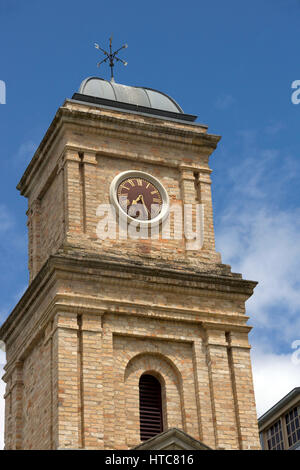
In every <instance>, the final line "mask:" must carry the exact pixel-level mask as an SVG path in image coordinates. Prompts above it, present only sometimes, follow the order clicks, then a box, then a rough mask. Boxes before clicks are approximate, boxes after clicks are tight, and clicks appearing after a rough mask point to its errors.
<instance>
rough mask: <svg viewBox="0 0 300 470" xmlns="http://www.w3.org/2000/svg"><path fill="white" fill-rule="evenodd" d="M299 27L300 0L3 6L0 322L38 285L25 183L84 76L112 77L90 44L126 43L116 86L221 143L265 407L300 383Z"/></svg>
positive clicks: (222, 189) (219, 212) (221, 179)
mask: <svg viewBox="0 0 300 470" xmlns="http://www.w3.org/2000/svg"><path fill="white" fill-rule="evenodd" d="M299 26H300V1H298V0H264V1H263V2H262V1H259V0H253V1H251V2H246V1H240V0H227V1H226V2H224V0H210V1H209V2H207V1H204V0H197V1H194V0H187V1H186V2H181V1H180V2H179V1H177V0H172V1H171V0H164V1H163V2H162V1H157V0H153V1H152V2H145V3H144V2H140V1H139V2H138V1H136V0H128V1H127V2H124V1H119V0H115V1H114V2H100V1H96V0H85V2H79V1H78V0H72V1H70V0H64V1H57V0H52V1H51V2H46V1H38V0H28V1H26V2H24V1H21V0H0V52H1V54H0V57H1V62H0V80H3V81H5V83H6V88H7V97H6V99H7V103H6V104H5V105H0V151H1V158H0V165H1V185H0V247H1V258H0V260H1V261H0V262H1V269H0V322H1V323H2V321H4V320H5V318H6V317H7V315H8V313H9V311H10V309H11V308H12V307H13V306H14V304H15V303H16V302H17V300H18V299H19V298H20V296H21V294H22V292H23V291H24V289H25V288H26V285H27V282H28V272H27V231H26V216H25V212H26V201H25V199H24V198H22V197H20V195H19V194H18V192H17V190H16V189H15V187H16V184H17V183H18V181H19V179H20V177H21V176H22V173H23V171H24V169H25V168H26V165H27V164H28V162H29V161H30V159H31V157H32V155H33V153H34V149H35V148H36V146H37V145H38V144H39V142H40V140H41V139H42V137H43V135H44V133H45V131H46V130H47V128H48V126H49V124H50V122H51V120H52V118H53V117H54V114H55V112H56V110H57V108H58V107H59V106H60V105H61V104H62V103H63V101H64V99H65V98H67V97H68V98H71V97H72V94H73V93H74V92H75V91H77V89H78V87H79V85H80V82H81V81H82V80H83V79H84V78H86V77H87V76H92V75H99V76H101V77H103V78H109V69H108V68H107V67H106V66H105V67H104V68H103V69H97V67H96V63H97V62H98V61H99V60H100V59H101V58H102V56H101V55H99V53H98V51H96V49H94V47H93V43H94V42H99V43H100V44H101V45H103V47H104V48H106V47H107V45H108V38H109V37H110V35H111V34H113V38H114V39H113V41H114V45H115V46H116V47H118V46H120V45H121V44H123V43H124V42H127V43H128V49H126V50H125V51H123V52H122V53H121V54H120V57H124V58H126V60H127V61H128V66H127V67H123V66H122V65H118V66H117V68H116V71H115V75H116V81H117V82H119V83H123V84H127V85H137V86H146V87H150V88H155V89H158V90H161V91H163V92H165V93H168V94H169V95H171V96H172V97H173V98H174V99H176V101H178V103H179V104H180V105H181V106H182V108H183V109H184V111H185V112H187V113H191V114H197V115H198V116H199V117H198V122H202V123H205V124H207V125H208V126H209V132H211V133H216V134H220V135H222V140H221V142H220V144H219V147H218V149H217V150H216V152H215V153H214V154H213V155H212V157H211V166H212V168H213V170H214V172H213V175H212V178H213V202H214V219H215V229H216V242H217V247H218V251H220V252H221V254H222V259H223V262H225V263H227V264H231V265H232V269H233V271H235V272H242V273H243V275H244V277H245V278H248V279H253V280H258V281H259V282H260V284H259V287H257V289H256V291H255V295H254V297H253V299H251V300H250V301H249V302H248V303H247V308H248V310H247V312H248V314H249V315H250V317H251V319H250V324H251V325H253V326H254V330H253V332H252V333H251V335H250V339H251V343H252V345H253V350H252V357H253V369H254V381H255V390H256V399H257V407H258V412H259V413H262V412H263V411H265V410H266V409H267V408H268V407H269V406H271V405H272V404H273V403H274V402H276V401H277V400H278V399H280V398H281V396H282V395H284V394H285V393H287V392H288V391H289V390H290V389H291V388H293V387H294V386H296V385H297V384H298V385H299V382H300V365H299V364H298V365H295V364H294V363H293V362H292V360H291V355H292V353H293V352H294V350H293V349H292V346H291V345H292V342H293V341H295V340H297V339H300V315H299V314H300V288H299V287H300V286H299V284H300V274H299V273H300V269H299V258H300V244H299V228H300V216H299V215H300V190H299V176H300V163H299V151H300V143H299V122H300V104H299V105H294V104H292V102H291V94H292V90H291V84H292V82H293V81H294V80H297V79H300V65H299V64H300V59H299V31H300V29H299ZM0 359H1V358H0ZM0 362H1V360H0ZM2 362H3V361H2ZM274 382H276V384H277V386H276V387H274ZM0 408H1V405H0ZM0 414H1V412H0ZM1 426H2V425H1V424H0V436H1ZM0 447H1V437H0Z"/></svg>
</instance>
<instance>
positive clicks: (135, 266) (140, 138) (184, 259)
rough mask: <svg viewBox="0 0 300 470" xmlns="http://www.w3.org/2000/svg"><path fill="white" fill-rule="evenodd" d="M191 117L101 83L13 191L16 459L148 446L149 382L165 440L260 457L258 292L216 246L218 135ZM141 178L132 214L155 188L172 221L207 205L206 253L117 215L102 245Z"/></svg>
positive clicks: (91, 87)
mask: <svg viewBox="0 0 300 470" xmlns="http://www.w3.org/2000/svg"><path fill="white" fill-rule="evenodd" d="M194 120H195V116H191V115H187V114H184V113H183V111H182V109H181V108H180V107H179V106H178V104H177V103H176V102H175V101H174V100H172V99H171V98H170V97H168V96H167V95H165V94H163V93H160V92H157V91H155V90H150V89H145V88H134V87H127V86H123V85H118V84H116V83H112V82H106V81H104V80H101V79H99V78H98V79H97V78H90V79H87V80H85V81H84V82H83V83H82V85H81V87H80V90H79V93H76V94H75V95H73V98H72V99H67V100H66V101H65V102H64V104H63V105H62V106H61V107H60V108H59V109H58V111H57V113H56V115H55V117H54V119H53V121H52V123H51V125H50V127H49V129H48V130H47V132H46V134H45V136H44V138H43V140H42V142H41V144H40V145H39V147H38V149H37V151H36V153H35V155H34V156H33V158H32V160H31V162H30V164H29V165H28V167H27V169H26V171H25V173H24V175H23V177H22V179H21V181H20V183H19V185H18V189H19V191H20V192H21V194H22V195H23V196H25V197H26V198H28V212H27V214H28V236H29V272H30V283H29V286H28V288H27V290H26V292H25V294H24V295H23V297H22V298H21V300H20V301H19V303H18V304H17V306H16V307H15V308H14V310H13V311H12V313H11V314H10V316H9V317H8V319H7V320H6V321H5V323H4V324H3V325H2V327H1V329H0V339H2V340H3V341H5V343H6V351H7V364H6V367H5V371H6V372H5V375H4V381H5V382H6V394H5V400H6V408H5V409H6V411H5V448H6V449H62V448H70V449H72V448H73V449H131V448H134V447H135V446H139V445H140V444H141V433H140V429H141V422H140V421H141V416H140V395H139V393H141V392H140V379H141V377H142V376H144V375H145V374H146V375H147V377H149V376H152V377H153V378H154V379H153V380H155V379H156V380H157V381H158V382H159V384H160V387H161V402H162V403H161V409H162V411H161V413H162V421H161V431H162V432H163V433H164V432H166V431H167V430H170V429H173V428H177V430H178V433H179V434H180V433H181V432H182V433H185V435H186V434H187V435H188V436H189V437H190V438H193V439H194V440H197V441H201V443H203V444H205V445H206V446H208V447H210V448H212V449H220V448H223V449H257V448H259V441H258V429H257V419H256V410H255V400H254V392H253V383H252V372H251V362H250V354H249V352H250V346H249V343H248V333H249V331H250V329H251V328H250V327H249V326H248V325H247V320H248V317H247V316H246V315H245V301H246V300H247V299H248V298H249V297H250V296H251V295H252V293H253V289H254V287H255V285H256V283H255V282H253V281H247V280H244V279H242V276H241V275H240V274H234V273H232V272H231V270H230V267H229V266H228V265H224V264H222V262H221V258H220V255H219V254H218V253H216V251H215V241H214V229H213V213H212V200H211V180H210V173H211V170H210V168H209V157H210V155H211V153H212V152H213V151H214V149H215V148H216V146H217V143H218V141H219V137H218V136H215V135H211V134H208V133H207V126H204V125H201V124H198V123H195V122H194ZM120 175H121V177H120ZM122 175H125V176H126V175H127V176H126V178H127V179H124V178H125V176H124V177H123V176H122ZM128 175H129V176H128ZM143 175H145V178H143ZM118 178H119V179H118ZM122 178H123V179H122ZM130 179H131V180H132V181H133V183H132V186H133V187H134V189H136V187H137V186H138V185H139V184H140V185H141V187H142V185H144V186H143V188H142V189H141V190H140V192H136V193H135V194H136V195H135V196H134V197H135V199H134V201H135V202H134V203H133V202H132V201H133V199H132V200H131V203H132V207H134V204H137V202H139V203H140V205H141V206H143V207H142V208H143V210H145V214H147V207H148V206H147V204H148V203H147V200H146V199H147V197H148V196H147V195H148V194H149V197H152V196H150V193H147V190H149V187H150V189H151V188H152V190H153V191H151V194H152V192H153V193H154V195H155V191H156V192H157V193H158V198H157V199H156V200H157V202H158V212H159V214H161V213H162V212H163V210H164V209H168V210H169V215H168V213H167V212H166V219H165V220H170V219H171V218H172V213H171V206H172V208H175V209H176V210H177V213H178V209H179V212H183V211H184V207H185V206H186V205H187V206H189V207H194V206H195V207H196V205H197V204H198V205H201V207H202V212H201V213H202V217H201V218H200V219H201V226H202V242H201V246H200V248H199V249H198V248H197V249H196V248H193V246H191V245H190V239H189V237H188V236H187V235H186V233H185V234H184V235H183V236H182V237H176V236H173V237H172V236H170V237H169V238H167V237H165V238H164V237H163V234H162V224H163V223H164V221H163V220H162V219H161V220H160V221H159V222H158V223H157V227H158V235H157V237H156V238H155V237H154V238H149V237H148V238H147V237H144V238H137V239H134V238H129V237H127V238H124V237H121V236H118V233H119V232H120V230H119V223H121V221H120V219H119V222H118V221H117V223H116V231H117V235H116V236H115V237H107V238H106V239H101V237H99V230H98V228H99V222H100V221H101V220H103V218H101V217H102V215H101V214H102V213H101V210H100V211H99V205H103V204H107V205H108V204H111V205H112V199H114V198H115V201H117V202H118V201H119V202H120V198H122V194H123V193H122V191H124V193H125V195H128V194H129V193H126V191H129V190H131V189H132V188H131V186H130V181H129V180H130ZM140 179H141V180H142V182H139V180H140ZM114 181H115V186H114V185H113V182H114ZM116 181H117V183H116ZM128 182H129V184H128ZM118 185H119V186H118ZM149 185H150V186H149ZM151 185H153V186H154V189H153V186H151ZM114 191H115V193H114ZM141 191H144V192H141ZM120 194H121V196H120ZM123 195H124V194H123ZM137 195H138V196H137ZM143 195H144V196H143ZM118 198H119V199H118ZM132 198H133V196H132ZM167 206H168V207H167ZM125 210H126V208H125V209H124V211H123V212H124V213H125ZM112 214H113V212H112ZM128 214H129V213H127V219H126V224H129V219H130V216H129V215H128ZM139 214H140V213H139V212H138V215H139ZM141 214H142V212H141ZM145 217H146V219H145V220H146V223H148V222H149V220H150V222H151V216H150V215H148V214H147V215H146V216H145ZM159 217H160V216H159V215H158V219H159ZM192 217H193V223H198V222H197V220H198V219H197V218H196V211H195V210H194V209H192ZM132 218H134V216H132ZM138 219H139V218H138ZM200 219H199V220H200ZM172 220H173V222H172V224H173V225H172V224H171V229H172V230H171V231H172V232H173V234H174V233H175V232H176V228H175V222H174V220H175V219H172ZM195 220H196V222H195ZM147 227H148V228H147V230H148V229H149V224H148V225H147ZM179 434H178V435H179ZM159 435H160V434H159ZM182 435H183V434H182ZM154 439H155V438H154ZM149 442H150V441H149Z"/></svg>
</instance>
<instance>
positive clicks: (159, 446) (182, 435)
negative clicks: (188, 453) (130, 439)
mask: <svg viewBox="0 0 300 470" xmlns="http://www.w3.org/2000/svg"><path fill="white" fill-rule="evenodd" d="M167 449H170V450H212V449H211V448H210V447H208V446H207V445H205V444H203V442H200V441H198V440H197V439H195V438H194V437H192V436H190V435H189V434H187V433H186V432H184V431H182V430H181V429H178V428H170V429H168V430H167V431H164V432H161V433H160V434H157V435H156V436H154V437H151V439H148V440H147V441H145V442H142V444H139V445H138V446H136V447H134V448H133V449H131V450H167Z"/></svg>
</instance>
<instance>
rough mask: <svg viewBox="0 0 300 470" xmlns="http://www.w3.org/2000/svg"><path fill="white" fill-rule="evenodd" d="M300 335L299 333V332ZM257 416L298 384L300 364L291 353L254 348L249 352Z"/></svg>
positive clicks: (299, 381)
mask: <svg viewBox="0 0 300 470" xmlns="http://www.w3.org/2000/svg"><path fill="white" fill-rule="evenodd" d="M299 336H300V334H299ZM251 357H252V367H253V379H254V389H255V397H256V409H257V414H258V416H261V415H262V414H263V413H265V412H266V411H268V410H269V409H270V408H271V407H272V406H273V405H275V403H277V402H278V401H279V400H281V398H283V397H284V396H285V395H286V394H287V393H289V392H290V391H291V390H292V389H293V388H295V387H299V385H300V364H295V363H293V361H292V350H291V354H272V353H268V352H266V351H264V350H263V349H259V348H255V350H253V351H252V354H251Z"/></svg>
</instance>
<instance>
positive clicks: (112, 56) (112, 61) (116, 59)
mask: <svg viewBox="0 0 300 470" xmlns="http://www.w3.org/2000/svg"><path fill="white" fill-rule="evenodd" d="M111 44H112V37H110V38H109V53H108V52H106V51H105V50H104V49H102V47H100V46H99V44H97V43H96V42H95V48H96V49H100V51H102V52H103V54H104V55H106V57H105V59H103V60H101V62H98V64H97V67H100V65H101V64H103V63H104V62H106V61H107V60H109V66H110V74H111V79H110V81H111V82H114V81H115V79H114V65H115V62H122V64H123V65H125V66H126V65H127V62H125V60H123V59H120V58H119V57H117V54H118V52H119V51H121V50H122V49H127V47H128V46H127V44H123V46H122V47H120V48H119V49H117V50H116V51H115V52H112V46H111Z"/></svg>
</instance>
